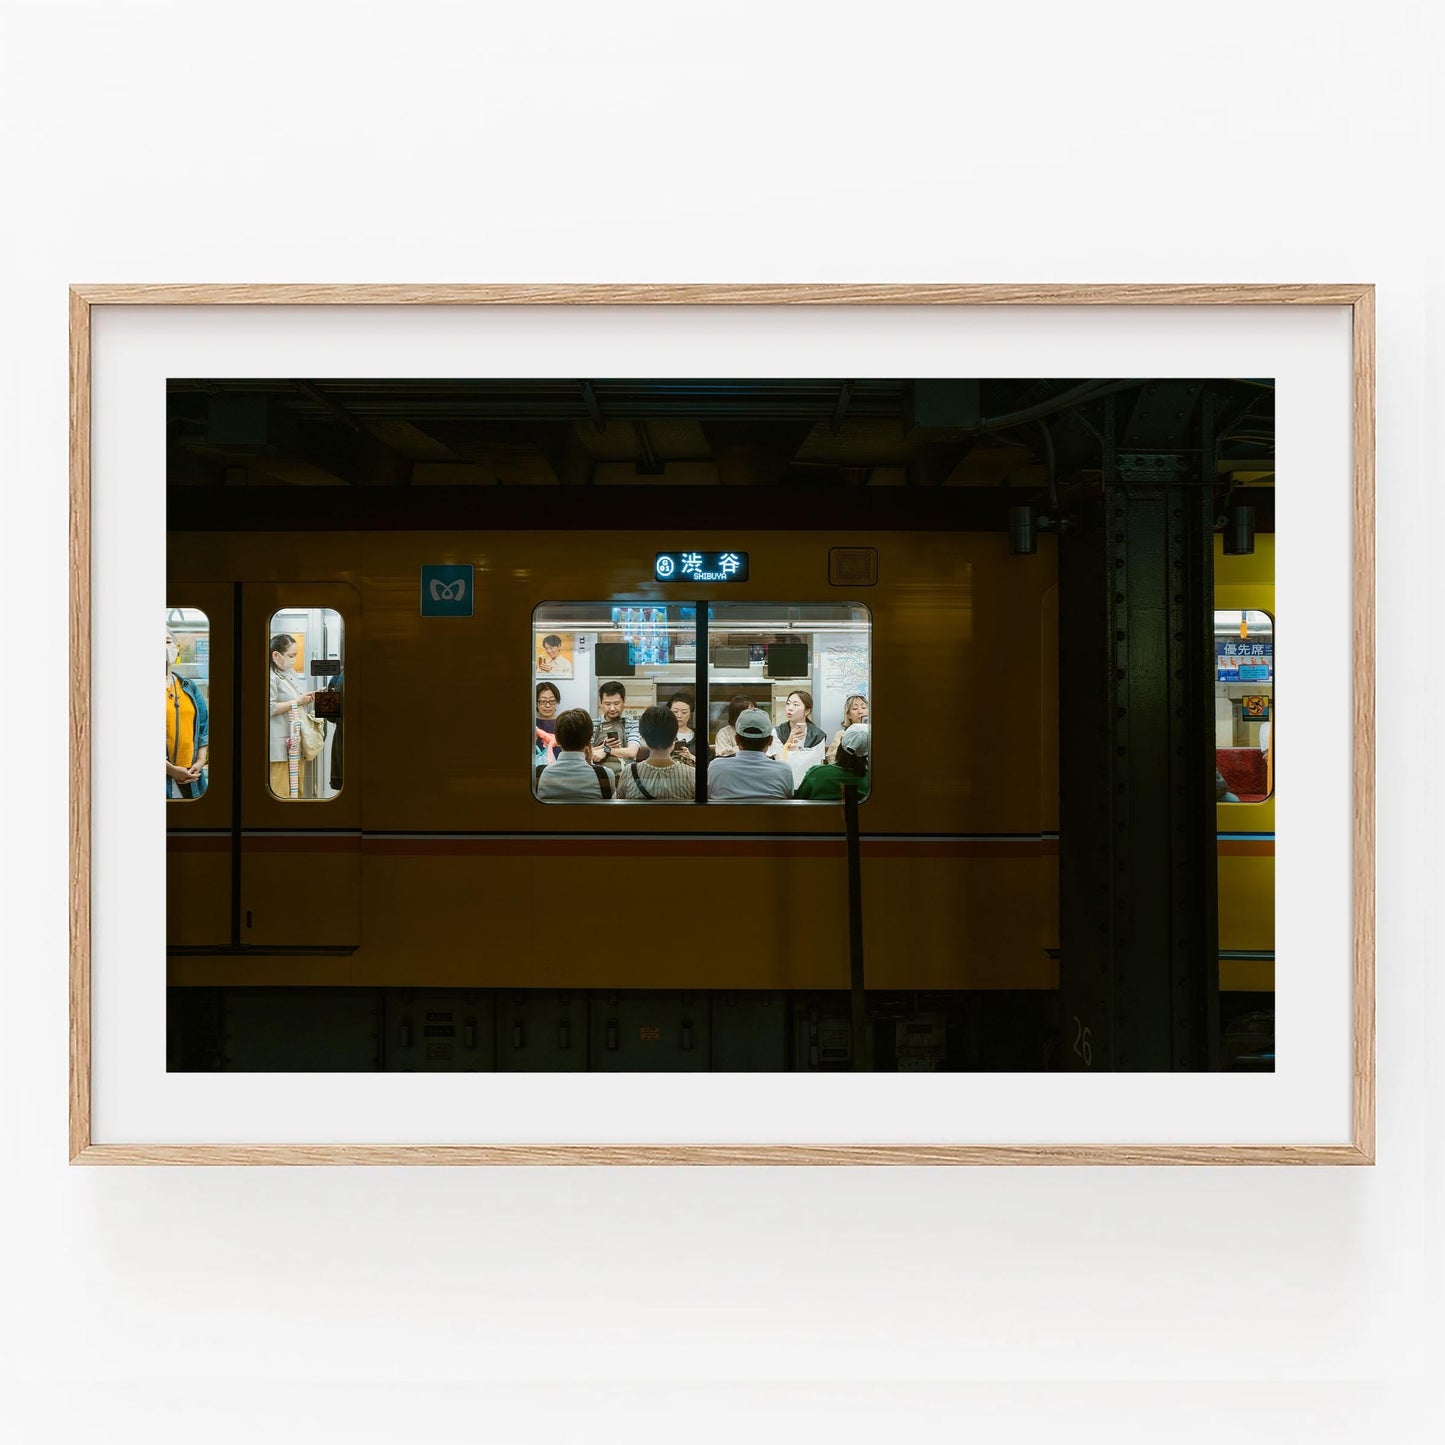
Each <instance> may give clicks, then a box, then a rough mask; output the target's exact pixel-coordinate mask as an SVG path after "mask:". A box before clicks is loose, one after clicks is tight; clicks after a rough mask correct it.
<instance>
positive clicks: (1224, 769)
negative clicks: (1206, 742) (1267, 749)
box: [1214, 748, 1269, 803]
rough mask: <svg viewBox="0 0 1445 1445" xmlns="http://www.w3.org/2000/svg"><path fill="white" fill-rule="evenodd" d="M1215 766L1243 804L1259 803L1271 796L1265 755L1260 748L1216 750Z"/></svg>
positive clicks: (1230, 789)
mask: <svg viewBox="0 0 1445 1445" xmlns="http://www.w3.org/2000/svg"><path fill="white" fill-rule="evenodd" d="M1214 766H1215V767H1216V768H1218V769H1219V771H1220V772H1221V773H1223V774H1224V781H1225V782H1226V783H1228V784H1229V791H1230V792H1231V793H1233V794H1234V795H1235V796H1236V797H1237V798H1238V799H1239V801H1240V802H1241V803H1259V802H1262V801H1263V800H1264V799H1265V798H1267V797H1268V796H1269V778H1268V775H1267V774H1266V771H1265V766H1264V754H1263V753H1262V752H1260V750H1259V749H1258V748H1215V750H1214Z"/></svg>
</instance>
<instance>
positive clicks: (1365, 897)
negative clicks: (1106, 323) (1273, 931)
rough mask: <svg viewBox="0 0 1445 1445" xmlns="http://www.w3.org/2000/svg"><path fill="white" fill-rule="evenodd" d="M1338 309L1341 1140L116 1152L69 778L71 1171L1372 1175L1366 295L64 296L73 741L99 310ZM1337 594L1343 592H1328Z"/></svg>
mask: <svg viewBox="0 0 1445 1445" xmlns="http://www.w3.org/2000/svg"><path fill="white" fill-rule="evenodd" d="M177 306H182V307H184V306H207V307H210V306H239V307H277V306H285V307H297V306H319V307H338V306H340V307H347V306H351V307H356V306H366V307H377V306H385V307H406V306H429V307H436V306H456V307H473V306H531V307H535V306H547V307H553V306H559V307H574V306H613V307H615V306H628V307H658V306H662V307H668V306H673V307H675V306H754V307H756V306H766V307H808V306H829V307H837V306H888V307H938V306H948V307H1058V306H1111V307H1117V306H1130V307H1179V306H1188V307H1334V308H1348V309H1349V311H1350V314H1351V317H1352V344H1353V351H1352V363H1351V364H1352V374H1353V417H1352V423H1353V432H1352V442H1351V447H1352V471H1353V497H1352V504H1353V518H1352V525H1353V533H1352V539H1351V549H1352V577H1351V586H1352V603H1351V606H1352V640H1353V647H1354V657H1355V660H1356V666H1355V671H1354V682H1353V717H1352V727H1353V777H1352V789H1353V814H1352V816H1353V825H1352V836H1351V838H1350V849H1351V867H1352V877H1353V899H1352V903H1353V911H1352V930H1353V939H1352V994H1353V997H1352V1016H1353V1077H1352V1085H1351V1093H1352V1098H1351V1110H1352V1127H1351V1137H1350V1140H1349V1142H1347V1143H1340V1144H1327V1145H1309V1144H1299V1145H1259V1144H1248V1145H1232V1144H1208V1145H1200V1144H1189V1145H1179V1146H1174V1145H1167V1144H1148V1145H1141V1146H1138V1147H1133V1146H1129V1145H1121V1144H1116V1143H1115V1144H1098V1145H1080V1144H1067V1145H1057V1146H1052V1145H1046V1144H1029V1145H920V1144H869V1143H864V1142H859V1143H849V1144H826V1145H809V1144H803V1143H798V1144H785V1145H777V1144H767V1145H757V1146H747V1145H713V1144H696V1143H677V1144H619V1145H616V1146H612V1145H598V1144H575V1145H574V1144H538V1145H511V1144H509V1145H485V1144H483V1145H471V1144H455V1145H452V1144H448V1145H430V1144H414V1143H405V1144H382V1143H376V1144H372V1143H367V1144H330V1143H324V1142H318V1143H315V1144H304V1145H302V1144H268V1143H255V1144H245V1145H237V1144H184V1145H181V1144H169V1145H166V1144H155V1145H151V1144H144V1143H134V1144H117V1143H100V1142H96V1141H95V1140H94V1139H93V1131H92V1120H93V1099H92V1089H93V1074H92V1049H93V1044H94V1040H93V1036H92V937H91V886H92V840H91V810H92V782H91V776H90V769H89V768H88V767H80V768H78V769H77V770H76V771H75V772H74V775H73V778H72V782H71V790H70V800H69V808H70V814H69V838H70V927H69V940H70V968H69V983H70V1040H69V1043H70V1095H69V1156H70V1159H71V1160H72V1162H76V1163H86V1164H454V1165H455V1164H567V1165H577V1164H648V1165H674V1164H708V1165H719V1164H769V1165H778V1164H834V1165H838V1164H852V1165H858V1164H870V1165H920V1164H930V1165H943V1164H948V1165H960V1164H980V1165H999V1164H1028V1165H1037V1164H1090V1165H1092V1164H1106V1163H1107V1164H1315V1165H1319V1164H1368V1163H1372V1162H1373V1161H1374V1156H1375V946H1374V935H1375V836H1374V817H1375V766H1374V747H1375V721H1374V697H1375V677H1374V629H1375V582H1374V571H1375V555H1374V525H1375V523H1374V517H1375V473H1374V455H1375V430H1374V429H1375V355H1374V349H1375V311H1374V289H1373V287H1372V286H1368V285H1238V286H1213V285H1140V286H1113V285H1098V286H1064V285H1048V286H1024V285H977V286H973V285H777V286H772V285H738V286H732V285H719V286H710V285H598V286H567V285H518V286H489V285H475V286H472V285H447V286H442V285H437V286H432V285H160V284H144V285H76V286H73V287H72V288H71V290H70V295H69V319H70V453H69V458H70V509H69V519H70V520H69V525H70V535H69V546H70V567H71V583H70V595H69V621H70V678H69V681H70V695H71V698H72V703H71V709H70V744H71V755H72V756H73V757H75V758H79V759H87V758H89V757H90V755H91V750H92V719H91V716H90V706H89V701H88V700H89V698H90V697H91V694H92V656H91V647H92V614H93V608H94V607H95V606H96V603H97V601H98V600H99V599H97V598H96V596H95V595H94V592H93V589H92V487H91V444H92V413H91V407H92V390H91V373H92V353H91V347H92V319H93V316H94V314H95V311H96V309H97V308H107V307H177ZM1340 580H1341V582H1343V579H1340Z"/></svg>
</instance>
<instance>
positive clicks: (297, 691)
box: [266, 632, 316, 799]
mask: <svg viewBox="0 0 1445 1445" xmlns="http://www.w3.org/2000/svg"><path fill="white" fill-rule="evenodd" d="M315 696H316V694H315V693H314V692H303V691H302V690H301V684H300V683H299V682H298V681H297V680H296V639H295V638H294V637H292V635H291V634H290V633H289V632H278V633H277V634H276V635H275V636H274V637H273V638H272V639H271V688H270V697H271V704H270V730H271V732H270V739H269V743H270V746H269V749H268V751H267V754H266V756H267V758H268V759H269V760H270V764H271V792H272V793H273V794H274V795H275V796H276V797H278V798H287V799H289V798H291V797H292V796H299V793H297V794H295V795H293V794H292V792H291V771H290V759H291V757H292V756H293V755H292V754H291V753H290V752H288V750H287V745H288V741H289V739H290V736H291V712H292V709H293V708H294V709H298V710H299V709H300V708H303V707H305V706H306V704H307V703H309V702H310V701H311V700H312V699H313V698H314V697H315Z"/></svg>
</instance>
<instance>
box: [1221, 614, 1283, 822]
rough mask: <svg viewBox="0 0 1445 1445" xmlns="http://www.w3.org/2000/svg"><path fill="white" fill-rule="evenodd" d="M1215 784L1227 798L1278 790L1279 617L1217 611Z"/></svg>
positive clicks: (1254, 798) (1252, 798)
mask: <svg viewBox="0 0 1445 1445" xmlns="http://www.w3.org/2000/svg"><path fill="white" fill-rule="evenodd" d="M1214 660H1215V682H1214V790H1215V796H1216V797H1217V799H1218V801H1219V802H1221V803H1262V802H1264V801H1265V799H1267V798H1268V797H1269V796H1270V795H1271V794H1272V793H1273V792H1274V619H1273V618H1272V617H1271V616H1270V615H1269V613H1267V612H1256V611H1239V610H1237V609H1236V610H1233V611H1227V612H1216V613H1215V614H1214Z"/></svg>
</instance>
